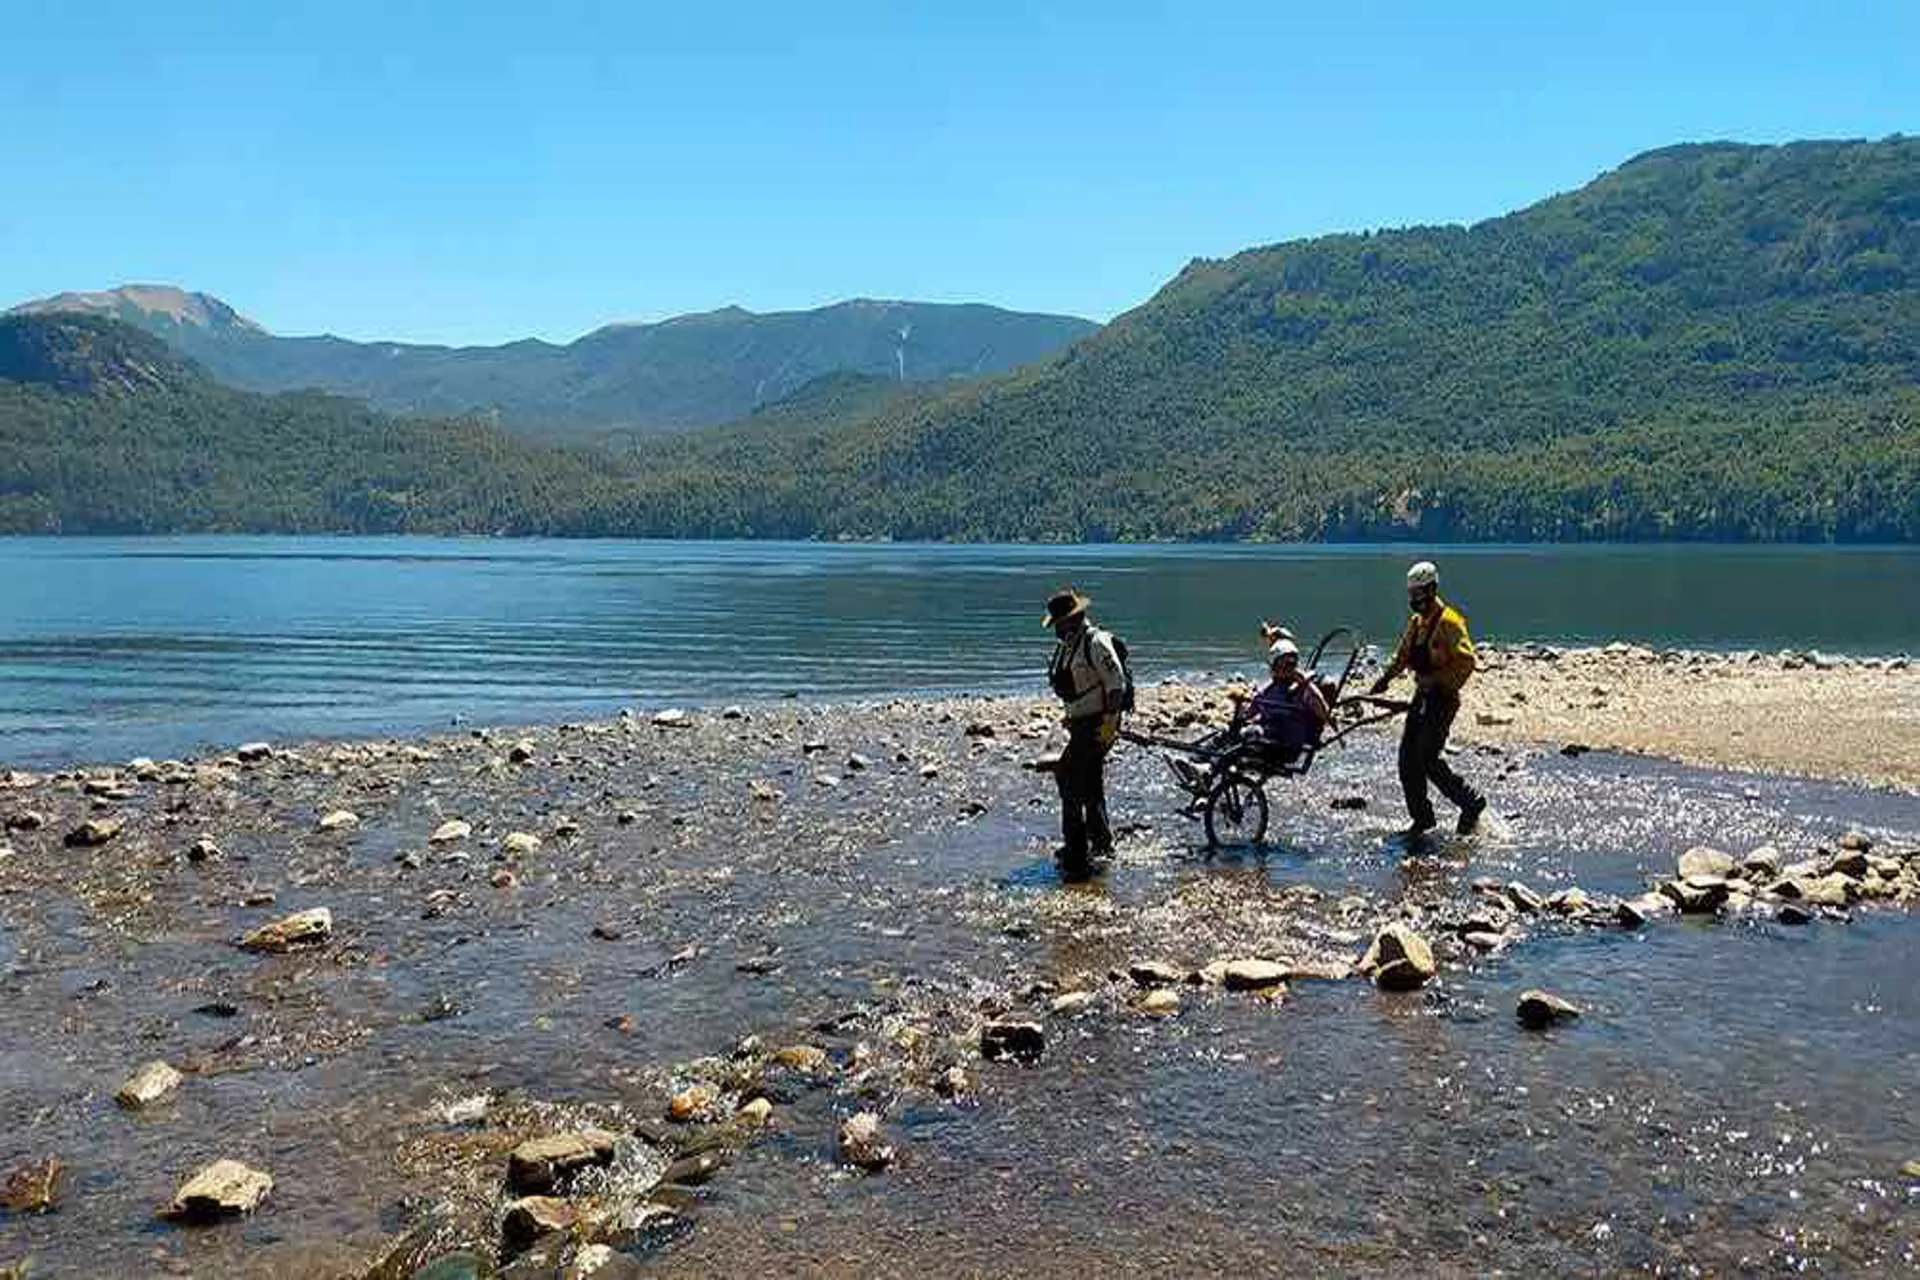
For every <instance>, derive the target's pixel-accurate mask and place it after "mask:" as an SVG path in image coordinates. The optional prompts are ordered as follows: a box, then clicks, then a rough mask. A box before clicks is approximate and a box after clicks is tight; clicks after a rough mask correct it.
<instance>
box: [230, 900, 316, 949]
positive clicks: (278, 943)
mask: <svg viewBox="0 0 1920 1280" xmlns="http://www.w3.org/2000/svg"><path fill="white" fill-rule="evenodd" d="M332 936H333V912H331V911H329V910H327V909H326V908H325V907H312V908H310V909H308V910H306V911H296V912H294V914H292V915H290V916H287V917H286V918H285V919H282V920H275V921H274V922H273V923H272V924H263V925H261V926H260V927H259V928H258V929H255V930H253V931H251V932H250V933H248V934H247V935H246V936H245V937H243V938H241V939H240V946H241V948H242V949H244V950H247V951H266V952H272V953H276V954H277V953H280V952H286V951H293V950H296V949H298V948H301V947H311V946H318V945H319V944H321V943H323V942H325V941H326V940H327V939H328V938H330V937H332Z"/></svg>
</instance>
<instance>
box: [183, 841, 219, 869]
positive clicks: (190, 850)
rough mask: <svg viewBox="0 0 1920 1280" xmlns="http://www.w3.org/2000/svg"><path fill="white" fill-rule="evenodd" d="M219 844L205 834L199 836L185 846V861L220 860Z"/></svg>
mask: <svg viewBox="0 0 1920 1280" xmlns="http://www.w3.org/2000/svg"><path fill="white" fill-rule="evenodd" d="M220 857H221V854H220V846H219V845H217V844H215V843H214V842H213V841H212V840H210V839H208V838H207V837H206V836H201V837H200V838H199V839H198V840H195V841H194V842H193V843H192V844H190V845H188V846H187V861H188V862H192V863H202V862H218V861H220Z"/></svg>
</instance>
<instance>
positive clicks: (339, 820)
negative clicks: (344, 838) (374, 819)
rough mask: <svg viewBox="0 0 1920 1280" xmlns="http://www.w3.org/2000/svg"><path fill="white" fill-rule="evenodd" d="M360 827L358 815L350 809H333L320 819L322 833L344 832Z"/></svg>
mask: <svg viewBox="0 0 1920 1280" xmlns="http://www.w3.org/2000/svg"><path fill="white" fill-rule="evenodd" d="M359 825H360V815H359V814H357V813H355V812H353V811H352V810H351V809H335V810H333V811H332V812H330V813H327V814H325V815H324V816H322V817H321V819H320V829H321V830H322V831H345V830H348V829H349V828H352V827H357V826H359Z"/></svg>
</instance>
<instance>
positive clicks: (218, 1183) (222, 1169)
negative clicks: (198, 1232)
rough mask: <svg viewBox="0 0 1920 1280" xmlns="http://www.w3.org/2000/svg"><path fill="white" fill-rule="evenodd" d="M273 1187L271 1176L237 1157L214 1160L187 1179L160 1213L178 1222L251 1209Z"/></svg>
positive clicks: (252, 1209) (246, 1211) (230, 1214)
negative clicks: (251, 1167)
mask: <svg viewBox="0 0 1920 1280" xmlns="http://www.w3.org/2000/svg"><path fill="white" fill-rule="evenodd" d="M272 1190H273V1179H272V1178H271V1177H269V1176H267V1175H266V1174H265V1173H262V1172H261V1171H260V1170H258V1169H250V1168H248V1167H247V1166H246V1165H244V1164H241V1163H240V1162H239V1161H238V1160H215V1161H214V1162H213V1163H212V1164H210V1165H208V1166H207V1167H206V1168H204V1169H202V1170H200V1172H198V1173H196V1174H194V1175H193V1176H192V1177H191V1178H189V1179H187V1181H186V1184H185V1185H184V1186H182V1187H181V1188H180V1190H179V1192H178V1193H176V1194H175V1195H174V1197H173V1200H172V1202H171V1203H169V1204H168V1205H167V1206H166V1208H164V1209H162V1210H161V1211H160V1212H161V1216H162V1217H166V1218H173V1219H175V1220H178V1221H182V1222H206V1221H211V1220H213V1219H215V1218H226V1217H232V1216H234V1215H237V1214H243V1213H252V1212H253V1211H254V1210H255V1209H258V1208H259V1207H260V1204H261V1202H262V1201H264V1200H265V1199H266V1198H267V1193H268V1192H270V1191H272Z"/></svg>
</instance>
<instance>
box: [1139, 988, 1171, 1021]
mask: <svg viewBox="0 0 1920 1280" xmlns="http://www.w3.org/2000/svg"><path fill="white" fill-rule="evenodd" d="M1139 1009H1140V1012H1142V1013H1145V1014H1151V1015H1153V1016H1154V1017H1157V1018H1164V1017H1166V1016H1168V1015H1169V1014H1175V1013H1178V1012H1180V993H1179V992H1177V991H1175V990H1173V989H1172V988H1171V987H1155V988H1154V989H1153V990H1151V991H1149V992H1147V993H1146V994H1145V995H1144V996H1142V997H1140V1004H1139Z"/></svg>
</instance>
